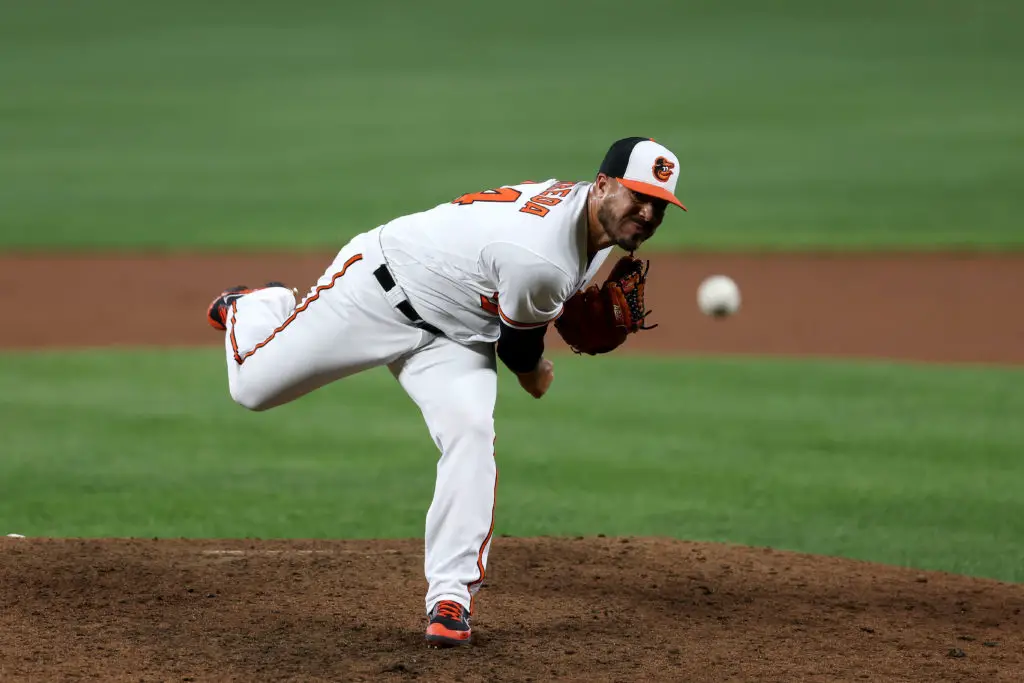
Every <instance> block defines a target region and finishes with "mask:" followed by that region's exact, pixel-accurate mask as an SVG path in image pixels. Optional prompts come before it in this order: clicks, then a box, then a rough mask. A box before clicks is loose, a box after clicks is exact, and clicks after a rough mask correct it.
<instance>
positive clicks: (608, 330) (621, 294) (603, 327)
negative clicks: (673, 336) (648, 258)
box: [555, 254, 657, 356]
mask: <svg viewBox="0 0 1024 683" xmlns="http://www.w3.org/2000/svg"><path fill="white" fill-rule="evenodd" d="M649 269H650V263H649V262H648V263H647V264H645V263H643V262H642V261H640V260H639V259H637V258H634V257H633V255H632V254H629V255H626V256H623V257H622V258H621V259H619V261H618V263H616V264H615V266H614V267H613V268H612V270H611V272H610V273H609V274H608V278H607V279H606V280H605V281H604V284H602V285H601V287H600V288H598V286H597V285H591V286H590V287H587V288H586V289H585V290H583V291H582V292H578V293H577V294H575V295H573V296H572V297H571V298H570V299H569V300H568V301H566V302H565V304H564V305H563V307H562V314H561V315H560V316H559V317H558V319H557V320H555V329H556V330H558V333H559V334H560V335H561V337H562V339H564V340H565V342H566V343H567V344H568V345H569V346H570V347H571V348H572V350H573V351H574V352H576V353H586V354H588V355H591V356H593V355H595V354H598V353H608V352H609V351H613V350H615V349H616V348H618V347H619V346H621V345H622V343H623V342H625V341H626V338H627V337H628V336H629V335H630V334H633V333H635V332H637V331H639V330H649V329H653V328H655V327H657V325H650V326H646V325H644V318H646V317H647V315H648V314H649V313H650V311H647V310H645V309H644V286H645V284H646V281H647V271H648V270H649Z"/></svg>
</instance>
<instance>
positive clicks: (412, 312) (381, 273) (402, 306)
mask: <svg viewBox="0 0 1024 683" xmlns="http://www.w3.org/2000/svg"><path fill="white" fill-rule="evenodd" d="M373 276H374V277H375V278H377V282H379V283H380V286H381V287H383V288H384V291H385V292H390V291H391V290H392V289H394V288H395V287H396V285H395V278H393V277H392V276H391V271H390V270H388V266H387V264H386V263H382V264H381V266H380V268H378V269H377V270H375V271H373ZM395 308H397V309H398V310H399V311H400V312H401V313H402V315H404V316H405V317H406V318H408V319H409V320H411V321H412V324H413V325H415V326H416V327H418V328H420V329H421V330H426V331H427V332H430V333H431V334H436V335H441V334H442V332H441V330H439V329H437V328H436V327H434V326H433V325H431V324H430V323H428V322H427V321H426V320H424V319H423V318H421V317H420V314H419V313H417V312H416V309H415V308H413V307H412V304H411V303H409V300H408V299H402V300H401V301H399V302H398V303H397V304H395Z"/></svg>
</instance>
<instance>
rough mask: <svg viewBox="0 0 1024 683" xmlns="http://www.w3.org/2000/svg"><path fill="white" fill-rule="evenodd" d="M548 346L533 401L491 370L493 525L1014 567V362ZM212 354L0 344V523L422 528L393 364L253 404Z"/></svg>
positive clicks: (114, 529) (420, 451)
mask: <svg viewBox="0 0 1024 683" xmlns="http://www.w3.org/2000/svg"><path fill="white" fill-rule="evenodd" d="M557 363H558V380H557V381H556V384H555V387H554V388H553V390H552V392H551V393H550V394H549V395H548V396H547V397H545V398H544V399H543V401H535V400H534V399H532V398H530V397H529V396H527V395H526V394H525V393H524V392H522V390H521V389H519V387H518V385H516V384H515V383H514V381H511V380H512V378H511V377H510V376H508V374H507V373H503V376H502V380H503V381H502V382H501V386H500V396H499V408H498V415H497V423H498V431H499V437H498V442H497V457H498V462H499V467H500V486H499V494H498V495H499V499H498V500H499V502H498V523H497V527H496V533H499V534H510V535H515V536H520V535H573V534H597V533H606V534H610V535H611V534H614V535H619V534H621V535H648V534H656V535H665V536H671V537H678V538H687V539H707V540H727V541H732V542H738V543H750V544H755V545H772V546H775V547H779V548H790V549H797V550H803V551H809V552H818V553H826V554H837V555H845V556H850V557H858V558H863V559H869V560H875V561H881V562H887V563H894V564H901V565H909V566H916V567H921V568H930V569H944V570H949V571H955V572H963V573H970V574H978V575H984V576H991V577H996V578H1002V579H1006V580H1015V581H1022V580H1024V544H1022V543H1021V539H1022V538H1024V500H1022V498H1021V496H1020V491H1021V490H1024V461H1022V460H1021V458H1020V453H1021V451H1020V445H1021V444H1022V443H1024V422H1022V421H1021V420H1020V419H1019V416H1020V415H1021V414H1024V394H1022V392H1021V391H1020V386H1021V384H1022V382H1024V370H1008V369H991V368H989V369H973V368H935V367H930V366H920V367H916V366H908V365H897V364H887V363H867V362H857V363H827V362H822V361H814V362H812V361H806V362H800V361H783V360H771V361H768V360H757V359H733V360H712V359H700V358H693V359H688V360H670V359H665V360H656V359H637V358H628V359H626V358H618V359H617V358H610V357H609V358H578V357H562V358H559V359H558V360H557ZM222 364H223V358H222V355H221V353H220V352H218V351H216V350H191V351H176V352H165V353H161V354H156V353H151V352H145V351H138V352H117V353H115V352H98V351H91V352H80V353H74V354H63V353H61V354H58V353H38V354H20V355H14V354H2V355H0V431H2V433H3V434H4V443H5V445H4V453H5V455H4V457H3V458H2V459H0V482H2V487H3V495H2V496H0V523H2V524H3V525H4V528H2V529H0V532H2V533H10V532H17V533H22V534H26V535H29V536H141V537H150V536H160V537H168V536H169V537H179V536H185V537H260V538H268V537H284V538H289V537H298V538H305V537H328V538H349V537H363V538H373V537H418V536H420V535H421V534H422V528H423V517H424V514H425V511H426V508H427V506H428V505H429V502H430V495H431V491H432V488H433V480H434V465H435V462H436V457H437V453H436V451H435V450H434V448H433V445H432V443H431V442H430V440H429V438H428V436H427V432H426V428H425V426H424V425H423V423H422V421H421V418H420V415H419V413H418V411H417V410H416V409H415V407H414V406H413V404H412V403H411V402H410V401H409V400H408V399H407V398H406V396H405V395H404V393H403V392H402V391H401V389H400V388H399V387H398V385H397V384H396V383H395V381H394V380H393V379H392V378H391V376H390V375H389V374H388V373H387V372H386V371H371V372H368V373H365V374H363V375H358V376H356V377H353V378H351V379H348V380H345V381H344V382H341V383H338V384H335V385H333V386H331V387H328V388H326V389H324V390H321V391H319V392H317V393H314V394H312V395H310V396H309V397H307V398H306V399H304V400H303V401H300V402H296V403H294V404H290V405H287V406H284V407H281V408H277V409H275V410H273V411H270V412H267V413H262V414H254V413H249V412H246V411H245V410H243V409H242V408H240V407H238V406H235V405H234V404H233V403H231V401H230V399H229V397H228V396H227V392H226V389H224V382H223V381H222V379H223V378H222V377H221V373H222V372H223V368H222ZM610 387H631V389H630V390H629V391H628V392H626V393H627V394H628V396H629V400H628V401H626V402H625V403H623V404H621V405H617V407H616V411H617V412H618V416H617V417H616V419H614V420H612V419H610V417H609V408H608V405H607V403H606V402H605V401H604V400H598V398H597V397H603V396H609V397H610V398H614V397H615V396H618V395H619V394H618V393H617V392H610V391H609V388H610ZM610 394H614V396H611V395H610Z"/></svg>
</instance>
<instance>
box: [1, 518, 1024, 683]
mask: <svg viewBox="0 0 1024 683" xmlns="http://www.w3.org/2000/svg"><path fill="white" fill-rule="evenodd" d="M422 558H423V554H422V544H421V542H419V541H302V542H289V541H258V542H256V541H183V540H159V541H147V540H117V541H82V540H33V539H0V678H2V679H3V680H5V681H11V680H26V679H32V680H56V679H58V678H60V679H64V678H69V677H79V676H81V677H96V678H100V679H103V680H133V681H140V680H163V681H189V680H197V681H199V680H240V681H255V680H275V681H278V680H288V679H290V680H345V681H349V680H371V679H373V680H410V679H419V680H444V681H509V680H517V681H518V680H523V681H527V680H533V681H549V680H567V679H573V680H583V681H605V680H607V681H612V680H615V681H639V680H645V681H646V680H651V681H655V680H656V681H668V680H687V681H701V680H714V681H722V680H744V681H751V680H756V681H792V680H801V681H806V680H820V681H834V680H844V681H851V680H865V681H882V680H900V681H911V680H913V681H942V680H958V681H966V680H977V681H1019V680H1020V677H1021V674H1022V672H1024V615H1022V613H1021V611H1022V607H1024V585H1015V584H1004V583H999V582H995V581H988V580H983V579H972V578H965V577H959V576H952V575H947V574H937V573H925V572H919V571H914V570H906V569H898V568H892V567H882V566H877V565H872V564H866V563H860V562H852V561H848V560H840V559H832V558H821V557H813V556H807V555H796V554H793V553H783V552H778V551H772V550H770V549H759V548H753V549H752V548H742V547H736V546H719V545H711V544H699V543H686V542H678V541H670V540H663V539H610V538H596V539H595V538H587V539H575V540H574V539H525V540H524V539H510V538H499V539H496V540H495V543H494V549H493V554H492V558H493V561H492V566H491V568H490V571H489V573H488V576H487V580H486V584H485V587H484V589H483V592H482V593H481V595H480V599H479V600H478V605H477V613H476V615H475V618H474V627H475V634H476V642H475V644H474V645H472V646H468V647H464V648H462V649H459V650H455V651H433V650H427V649H426V648H425V646H424V643H423V640H422V638H423V628H424V625H425V619H424V615H423V604H422V597H421V596H422V594H423V590H424V588H425V584H424V580H423V577H422V573H421V567H422Z"/></svg>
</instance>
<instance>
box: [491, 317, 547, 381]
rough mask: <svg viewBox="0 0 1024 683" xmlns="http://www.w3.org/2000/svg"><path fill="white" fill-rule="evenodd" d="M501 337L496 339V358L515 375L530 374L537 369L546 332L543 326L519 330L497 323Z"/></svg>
mask: <svg viewBox="0 0 1024 683" xmlns="http://www.w3.org/2000/svg"><path fill="white" fill-rule="evenodd" d="M499 324H500V325H501V335H500V336H499V337H498V358H500V359H501V362H502V363H504V364H505V366H506V367H508V369H509V370H511V371H512V372H516V373H523V372H531V371H532V370H535V369H536V368H537V363H539V362H540V359H541V356H543V355H544V334H545V332H547V330H548V326H547V325H546V324H545V325H543V326H541V327H532V328H530V329H527V330H521V329H519V328H516V327H509V326H508V325H506V324H505V322H504V321H499Z"/></svg>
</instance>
